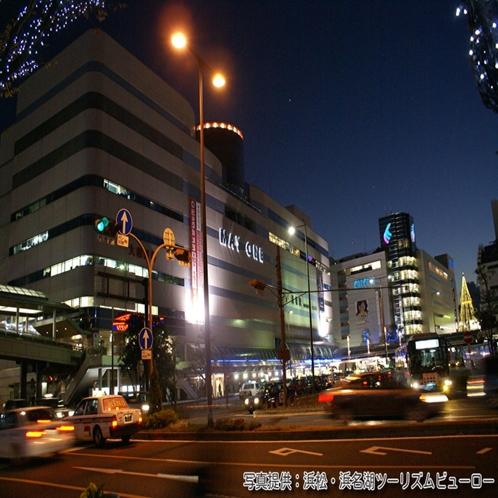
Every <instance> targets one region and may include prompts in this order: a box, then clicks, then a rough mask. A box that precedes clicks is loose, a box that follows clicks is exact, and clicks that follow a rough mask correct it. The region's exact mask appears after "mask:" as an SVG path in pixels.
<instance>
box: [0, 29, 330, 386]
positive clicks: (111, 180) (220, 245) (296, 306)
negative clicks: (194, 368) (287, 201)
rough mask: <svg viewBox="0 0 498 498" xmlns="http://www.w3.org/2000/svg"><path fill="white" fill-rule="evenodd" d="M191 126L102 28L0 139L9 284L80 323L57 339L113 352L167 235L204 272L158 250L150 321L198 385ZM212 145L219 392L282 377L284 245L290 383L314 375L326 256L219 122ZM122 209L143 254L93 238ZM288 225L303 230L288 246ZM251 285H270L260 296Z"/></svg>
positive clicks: (210, 225) (173, 98)
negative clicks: (254, 178) (40, 296)
mask: <svg viewBox="0 0 498 498" xmlns="http://www.w3.org/2000/svg"><path fill="white" fill-rule="evenodd" d="M195 125H196V117H195V116H194V111H193V109H192V107H191V105H190V104H189V103H188V102H187V101H186V100H185V99H184V98H183V97H182V96H181V95H180V94H179V93H177V92H176V91H175V90H173V89H172V88H171V87H170V86H169V85H168V84H167V83H165V82H164V81H163V80H162V79H161V78H159V77H158V76H157V75H156V74H154V73H153V72H151V71H150V70H149V69H148V68H147V67H145V66H144V65H143V64H142V63H141V62H140V61H139V60H137V59H136V58H135V57H133V56H132V55H131V54H130V53H128V52H127V51H126V50H125V49H124V48H122V47H121V46H120V45H118V44H117V43H116V42H115V41H114V40H113V39H111V38H110V37H109V36H108V35H106V34H105V33H104V32H102V31H100V30H99V31H97V30H91V31H88V32H87V33H86V34H84V35H83V36H82V37H81V38H79V39H78V40H76V41H75V42H74V43H73V44H71V45H70V46H69V47H67V48H66V49H65V50H64V51H63V52H61V53H60V54H59V55H58V56H57V57H56V59H55V60H54V61H53V63H52V64H50V65H49V67H48V68H44V69H42V70H39V71H37V72H36V73H34V74H33V75H32V76H31V77H29V78H28V79H27V80H26V81H25V82H24V83H23V84H22V85H21V87H20V92H19V94H18V96H17V119H16V123H15V124H14V125H13V126H11V127H10V128H9V129H7V130H6V131H5V132H4V133H3V134H2V137H1V150H0V198H1V199H2V206H3V209H2V211H1V215H0V216H1V222H0V282H3V283H6V284H8V285H11V286H18V287H26V288H30V289H34V290H37V291H41V292H43V293H44V294H45V295H47V296H49V297H50V299H51V300H52V301H57V302H61V303H66V304H68V305H69V306H71V307H72V308H73V309H74V310H75V311H76V312H77V318H76V319H75V320H73V321H72V322H68V323H69V325H68V324H67V323H66V325H68V326H67V327H65V328H66V330H63V328H62V327H61V328H60V329H58V330H57V333H56V337H55V338H56V339H57V340H60V341H66V342H74V343H75V347H76V345H78V347H83V348H84V347H89V346H90V345H94V346H95V344H96V342H95V341H97V342H98V344H99V345H103V346H104V347H105V346H107V345H108V344H109V341H110V331H111V324H112V323H113V321H116V319H118V318H119V317H120V316H123V315H125V314H126V313H130V312H131V313H134V312H137V313H143V311H144V302H145V301H144V299H145V287H144V279H145V278H147V277H148V271H147V262H146V260H147V257H149V258H150V257H151V255H152V253H153V252H154V251H155V249H156V248H157V247H158V246H160V245H161V244H162V243H163V233H164V231H165V229H166V228H169V229H171V230H172V231H173V232H174V235H175V241H176V244H177V245H179V246H182V247H185V248H187V249H189V250H191V251H192V259H193V262H194V263H196V264H192V265H191V266H190V267H186V266H180V265H179V264H177V261H176V260H169V259H167V258H166V257H165V254H166V252H165V251H164V250H162V251H160V252H159V253H158V256H157V258H156V260H155V263H154V266H153V271H152V279H153V314H154V315H156V316H161V317H162V318H163V320H164V323H165V327H166V329H167V331H168V332H169V333H170V334H171V335H173V336H175V337H176V338H177V340H178V341H179V344H180V347H179V349H178V352H177V354H178V355H179V361H180V364H179V365H180V367H181V368H183V369H184V377H187V376H188V375H189V361H190V359H191V356H192V354H193V351H196V350H197V351H198V350H199V349H201V350H202V348H203V343H204V339H203V330H204V328H203V324H202V323H200V321H202V320H199V318H198V317H199V315H202V311H201V313H199V307H198V302H197V301H198V300H199V296H202V281H201V279H200V278H198V277H199V275H201V274H202V272H201V271H200V270H201V266H200V265H201V261H200V259H202V258H200V256H199V255H200V250H201V248H200V247H199V245H198V242H199V241H200V240H201V238H200V234H199V228H198V227H199V213H200V208H199V203H200V199H201V193H200V175H199V169H200V168H199V143H198V141H197V140H196V132H195ZM205 139H206V151H205V162H206V180H207V181H206V205H207V239H208V242H207V243H208V248H207V250H208V272H209V295H210V324H211V344H212V355H211V356H212V361H213V379H212V383H213V389H216V391H215V392H218V387H219V384H221V385H222V389H223V391H224V390H225V389H229V390H235V389H238V387H239V385H240V383H241V382H243V381H244V380H246V379H248V378H269V377H275V376H279V375H280V372H279V367H280V362H279V361H278V359H277V356H276V350H277V349H278V348H279V344H280V343H279V340H280V337H281V330H280V325H279V308H278V306H277V298H276V296H275V295H274V294H273V293H272V292H271V290H272V287H275V288H276V287H278V282H277V273H276V255H277V247H279V248H280V252H281V258H280V259H281V263H280V265H281V269H282V287H283V288H285V289H286V292H287V293H286V294H285V296H284V299H285V302H284V314H285V329H286V330H285V332H286V338H287V344H288V347H289V349H290V353H291V365H290V370H291V374H292V375H303V374H307V373H309V372H310V370H309V365H310V356H311V355H310V343H311V341H310V326H309V312H310V307H311V315H312V334H313V343H314V355H315V366H316V374H318V373H319V372H320V370H321V369H322V368H323V369H325V368H326V365H327V363H328V360H329V359H330V357H331V356H332V352H333V349H334V347H333V346H332V339H333V338H332V323H331V321H332V306H331V293H329V292H327V290H329V289H330V275H329V258H328V254H329V250H328V244H327V242H326V241H325V240H324V239H323V238H322V237H320V235H319V234H317V233H316V232H314V231H313V228H312V224H311V220H310V219H309V218H308V217H307V216H306V215H305V214H304V213H302V212H301V211H300V210H299V209H298V208H297V207H295V206H289V207H287V208H286V207H284V206H281V205H280V204H278V202H276V201H275V200H274V199H272V198H271V197H269V196H268V195H267V194H266V193H265V192H263V191H262V190H260V189H258V188H256V187H254V186H253V185H248V184H247V183H246V182H245V180H244V162H243V135H242V132H241V131H240V130H238V129H237V128H236V127H235V126H232V125H228V124H225V123H214V122H211V123H208V124H206V128H205ZM249 166H250V165H249ZM122 209H125V210H127V212H129V213H130V214H131V216H132V223H133V225H132V226H133V228H132V233H133V234H134V235H135V236H136V237H137V238H138V239H139V240H140V241H141V242H142V243H143V246H144V248H145V251H146V253H147V254H145V253H144V251H143V250H142V248H141V247H140V245H139V244H138V243H136V242H135V241H134V240H133V239H131V238H130V239H129V245H128V247H123V246H118V245H116V241H115V240H114V239H113V238H110V237H106V236H103V235H99V234H98V233H97V232H96V231H95V229H94V223H95V220H97V219H99V218H102V217H109V218H115V217H116V214H117V213H118V211H120V210H122ZM304 224H306V229H304ZM290 226H294V227H298V228H297V232H296V234H295V235H290V234H289V232H288V228H289V227H290ZM305 234H306V237H305ZM307 262H308V263H307ZM307 264H308V265H309V266H308V268H307ZM308 274H309V275H308ZM308 278H309V282H310V290H311V292H309V293H307V292H306V290H307V286H308ZM253 279H259V280H262V281H264V282H265V283H267V284H268V285H269V288H268V289H267V290H265V292H264V293H263V294H262V295H261V294H257V293H256V292H255V289H254V288H253V287H251V286H250V285H249V282H250V281H251V280H253ZM309 297H310V300H309ZM34 325H35V328H36V324H34ZM40 330H41V328H40ZM116 335H118V334H116ZM115 340H116V339H115ZM116 342H118V343H119V339H117V340H116ZM225 375H226V376H225ZM224 376H225V377H224ZM224 379H225V380H224ZM189 384H190V386H191V387H192V388H193V389H194V390H195V382H194V380H193V379H189Z"/></svg>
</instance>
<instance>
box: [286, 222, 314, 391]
mask: <svg viewBox="0 0 498 498" xmlns="http://www.w3.org/2000/svg"><path fill="white" fill-rule="evenodd" d="M302 227H304V250H305V259H306V279H307V280H308V306H309V308H308V311H309V313H308V314H309V327H310V353H311V382H312V392H313V393H314V392H315V351H314V347H313V317H312V315H311V289H310V267H309V259H308V230H307V228H306V223H303V224H302V225H299V226H297V227H290V228H289V233H290V234H291V235H294V233H296V228H302Z"/></svg>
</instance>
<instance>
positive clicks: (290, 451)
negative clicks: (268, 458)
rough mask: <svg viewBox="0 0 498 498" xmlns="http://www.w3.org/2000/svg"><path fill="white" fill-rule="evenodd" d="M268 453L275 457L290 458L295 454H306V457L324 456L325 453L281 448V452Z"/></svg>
mask: <svg viewBox="0 0 498 498" xmlns="http://www.w3.org/2000/svg"><path fill="white" fill-rule="evenodd" d="M268 453H273V454H274V455H279V456H289V455H292V454H294V453H305V454H306V455H316V456H323V453H315V452H313V451H303V450H293V449H292V448H280V449H279V450H274V451H269V452H268Z"/></svg>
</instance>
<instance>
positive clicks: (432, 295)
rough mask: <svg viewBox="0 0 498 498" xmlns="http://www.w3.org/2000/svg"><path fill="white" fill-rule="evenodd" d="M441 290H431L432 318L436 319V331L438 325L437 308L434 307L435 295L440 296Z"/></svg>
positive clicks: (435, 330)
mask: <svg viewBox="0 0 498 498" xmlns="http://www.w3.org/2000/svg"><path fill="white" fill-rule="evenodd" d="M439 294H441V292H439V291H437V292H431V302H432V320H433V321H434V332H436V333H437V326H436V310H435V309H434V296H439Z"/></svg>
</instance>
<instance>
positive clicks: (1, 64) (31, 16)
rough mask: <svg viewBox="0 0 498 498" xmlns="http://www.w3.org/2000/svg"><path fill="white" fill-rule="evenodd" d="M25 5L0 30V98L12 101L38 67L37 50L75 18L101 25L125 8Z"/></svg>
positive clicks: (99, 1) (39, 1)
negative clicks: (110, 12)
mask: <svg viewBox="0 0 498 498" xmlns="http://www.w3.org/2000/svg"><path fill="white" fill-rule="evenodd" d="M26 2H27V5H25V6H24V8H22V9H21V11H20V12H19V13H18V14H17V17H16V18H15V19H13V20H11V21H10V22H8V24H7V25H6V26H5V27H0V29H1V30H2V31H1V32H0V97H12V96H13V95H14V94H15V93H17V91H18V83H19V80H21V79H22V78H23V77H25V76H27V75H29V74H30V73H32V72H33V71H34V70H35V69H37V68H38V67H39V66H40V62H39V51H40V47H43V45H44V44H45V43H46V41H47V39H48V38H49V37H50V35H52V34H53V33H56V32H58V31H60V30H63V29H64V28H66V26H67V25H68V24H70V23H72V22H73V21H75V20H76V19H78V18H81V17H85V18H87V19H89V18H90V17H94V18H95V19H96V20H98V21H103V20H104V19H105V18H106V17H107V15H108V12H109V11H111V10H113V11H115V10H118V9H122V8H124V7H125V6H126V4H124V3H121V2H113V1H105V2H104V0H26Z"/></svg>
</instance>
